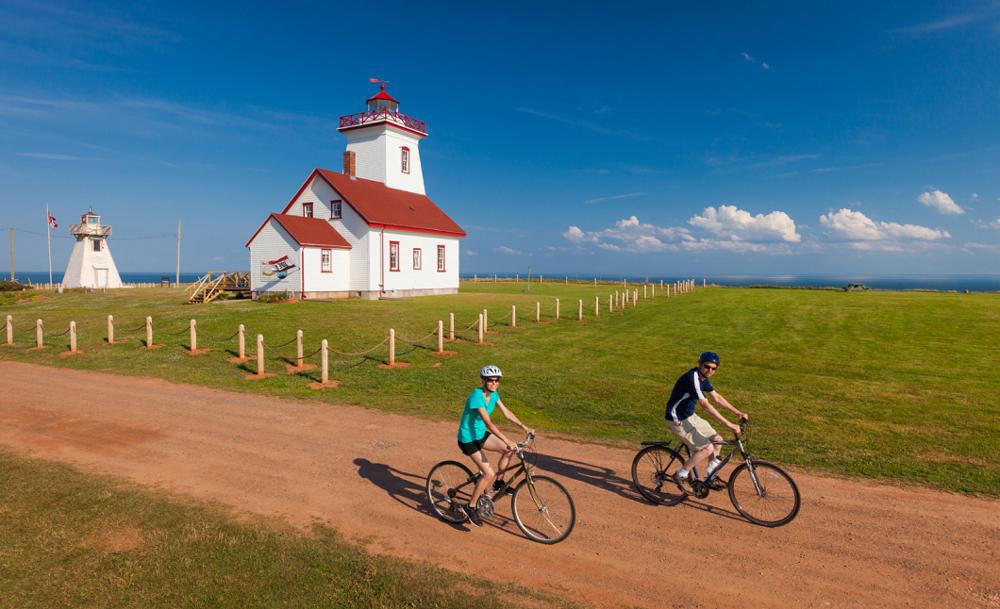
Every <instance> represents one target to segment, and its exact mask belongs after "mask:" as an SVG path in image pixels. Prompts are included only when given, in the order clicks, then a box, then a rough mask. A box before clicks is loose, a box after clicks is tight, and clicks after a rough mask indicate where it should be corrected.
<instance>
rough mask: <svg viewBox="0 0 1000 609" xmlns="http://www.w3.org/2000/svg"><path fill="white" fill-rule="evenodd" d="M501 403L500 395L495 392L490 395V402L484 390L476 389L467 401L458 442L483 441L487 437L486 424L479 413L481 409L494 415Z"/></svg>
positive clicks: (460, 424)
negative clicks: (495, 409) (498, 403)
mask: <svg viewBox="0 0 1000 609" xmlns="http://www.w3.org/2000/svg"><path fill="white" fill-rule="evenodd" d="M499 401H500V393H499V392H498V391H494V392H493V393H491V394H490V400H489V402H487V401H486V396H484V395H483V390H482V389H480V388H479V387H476V388H475V389H473V390H472V393H470V394H469V397H468V398H467V399H466V400H465V410H463V411H462V419H461V420H460V421H459V423H458V441H459V442H475V441H476V440H481V439H482V438H483V436H485V435H486V422H485V421H483V417H481V416H479V412H477V411H478V410H479V409H480V408H485V409H486V414H488V415H492V414H493V409H494V408H496V407H497V402H499Z"/></svg>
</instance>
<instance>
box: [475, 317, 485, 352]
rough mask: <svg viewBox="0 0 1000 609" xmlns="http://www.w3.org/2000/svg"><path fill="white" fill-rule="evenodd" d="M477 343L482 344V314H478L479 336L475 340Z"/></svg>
mask: <svg viewBox="0 0 1000 609" xmlns="http://www.w3.org/2000/svg"><path fill="white" fill-rule="evenodd" d="M476 344H477V345H481V344H483V314H482V313H480V314H479V338H478V339H477V340H476Z"/></svg>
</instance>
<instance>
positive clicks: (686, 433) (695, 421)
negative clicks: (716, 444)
mask: <svg viewBox="0 0 1000 609" xmlns="http://www.w3.org/2000/svg"><path fill="white" fill-rule="evenodd" d="M667 427H669V428H670V431H672V432H674V435H675V436H677V437H678V438H680V440H681V442H684V443H685V444H687V445H688V448H690V449H691V452H695V451H697V450H698V449H699V448H703V447H705V446H707V445H709V444H711V443H712V437H713V436H716V435H718V434H717V433H715V430H714V429H712V426H711V425H709V424H708V421H706V420H705V419H703V418H701V417H699V416H698V415H696V414H693V415H691V416H689V417H688V418H686V419H684V420H683V421H681V422H680V423H674V422H673V421H671V420H670V419H667Z"/></svg>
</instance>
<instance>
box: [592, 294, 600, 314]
mask: <svg viewBox="0 0 1000 609" xmlns="http://www.w3.org/2000/svg"><path fill="white" fill-rule="evenodd" d="M600 316H601V297H600V296H594V317H600Z"/></svg>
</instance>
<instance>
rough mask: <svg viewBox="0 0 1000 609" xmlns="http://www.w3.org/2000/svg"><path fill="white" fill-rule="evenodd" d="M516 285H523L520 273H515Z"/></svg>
mask: <svg viewBox="0 0 1000 609" xmlns="http://www.w3.org/2000/svg"><path fill="white" fill-rule="evenodd" d="M514 283H521V274H520V273H515V274H514Z"/></svg>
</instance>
